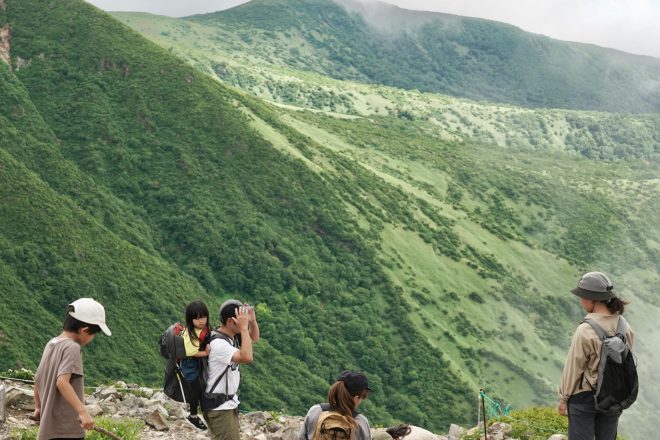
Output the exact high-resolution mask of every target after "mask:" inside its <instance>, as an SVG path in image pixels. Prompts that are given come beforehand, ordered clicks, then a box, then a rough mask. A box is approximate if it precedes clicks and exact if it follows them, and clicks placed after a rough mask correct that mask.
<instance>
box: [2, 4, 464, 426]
mask: <svg viewBox="0 0 660 440" xmlns="http://www.w3.org/2000/svg"><path fill="white" fill-rule="evenodd" d="M6 6H7V18H8V21H9V22H10V23H11V27H12V39H11V42H12V47H11V55H12V60H13V61H14V65H13V66H12V67H13V69H14V72H15V75H14V74H12V73H10V72H9V71H8V69H7V66H6V65H4V64H3V65H2V69H3V70H2V75H3V76H2V82H1V84H2V86H1V87H2V88H3V93H1V94H0V96H2V113H1V114H2V120H1V121H2V130H3V131H2V134H3V135H2V137H0V139H1V141H0V142H1V144H0V146H1V148H2V154H3V155H2V167H0V169H1V170H2V176H3V185H2V191H3V195H2V197H3V200H5V202H4V203H3V205H2V206H3V210H2V222H1V224H2V228H1V229H0V230H1V231H2V240H3V244H5V246H3V252H2V261H3V264H2V268H3V270H2V274H3V281H5V280H6V282H3V283H2V284H3V286H4V289H7V290H6V292H3V293H5V294H6V297H7V298H8V300H7V301H6V302H4V303H3V305H2V307H3V310H2V312H3V313H2V320H1V321H0V328H1V329H2V344H3V346H6V347H8V348H10V349H9V351H8V353H9V354H10V355H9V356H3V358H2V360H0V368H7V367H14V366H27V367H32V368H34V367H36V363H37V361H38V357H39V354H40V350H41V347H42V346H43V344H44V343H45V341H46V340H47V339H48V338H49V337H50V336H51V335H53V334H55V333H56V332H57V328H58V322H59V321H60V319H61V317H62V316H61V315H62V310H63V308H64V307H65V305H66V303H67V302H68V301H70V300H71V299H73V298H75V297H78V296H82V295H91V296H94V297H95V298H97V299H99V300H100V301H102V302H103V303H105V304H106V305H107V307H108V315H109V321H110V326H111V328H113V330H114V334H113V337H112V338H107V339H105V340H104V339H102V338H101V339H100V340H99V341H97V342H98V344H97V343H95V344H94V346H93V347H91V348H90V352H89V353H88V356H87V364H88V365H87V372H88V375H89V376H90V378H89V379H90V381H91V382H92V383H93V382H94V381H99V380H107V379H116V378H121V379H124V380H134V381H147V382H151V383H155V382H158V381H159V380H160V377H161V373H160V371H161V368H162V362H161V360H160V359H158V355H157V351H156V340H157V337H158V335H159V334H160V332H162V330H163V329H164V328H165V327H166V325H167V324H168V323H169V322H171V321H173V320H175V319H180V316H181V314H182V312H183V308H184V306H185V304H186V301H189V300H192V299H194V298H196V297H201V298H203V299H205V300H207V301H208V302H209V304H210V306H211V309H216V308H217V306H218V305H219V304H220V302H221V301H222V300H223V299H225V298H226V297H228V296H234V295H236V296H239V297H241V298H244V299H246V300H249V301H250V302H252V303H254V304H256V305H257V308H258V313H259V316H260V317H261V325H262V332H263V335H264V341H263V342H262V343H260V344H259V346H258V352H257V359H258V361H257V362H256V364H255V366H254V367H253V368H247V369H246V376H247V377H246V383H245V388H244V390H243V391H244V393H243V398H244V400H245V402H246V405H247V406H248V407H254V408H263V409H276V410H279V409H281V408H285V409H286V410H287V411H289V412H293V413H299V414H300V413H303V412H304V411H305V410H306V408H307V407H308V406H309V405H311V404H313V403H314V402H317V401H320V400H322V399H324V397H323V396H324V394H325V392H326V387H327V381H328V379H329V378H332V377H334V375H335V374H336V373H337V371H338V370H340V369H342V368H349V367H352V368H361V369H363V370H365V371H366V372H368V373H369V375H370V377H372V380H373V382H374V388H375V389H376V390H378V392H377V393H376V394H375V395H374V397H373V399H371V402H370V403H369V404H368V405H367V406H366V410H368V411H369V412H370V415H371V416H372V417H373V419H374V421H380V422H381V423H388V422H392V421H393V420H395V419H410V420H416V421H417V422H418V423H422V424H425V425H428V426H435V427H436V428H437V429H444V427H445V426H446V425H447V424H448V423H449V421H450V420H455V419H456V418H459V419H461V418H463V416H462V415H461V413H464V412H465V410H466V409H467V408H469V406H468V405H470V404H471V402H469V400H468V399H469V393H470V390H469V388H468V385H467V384H466V383H465V382H464V381H463V380H462V379H460V378H459V377H457V374H456V373H455V372H452V371H450V370H448V369H445V368H443V366H445V365H446V364H447V361H446V360H444V358H443V352H442V351H441V350H440V349H439V348H434V347H432V346H431V345H430V344H429V343H427V342H426V341H424V340H423V338H421V336H420V334H419V332H417V331H416V330H415V329H414V326H413V324H412V322H411V321H410V320H409V319H407V317H406V309H405V304H406V303H405V300H404V298H403V295H402V293H401V292H400V291H399V290H398V289H396V286H395V284H394V283H392V282H391V281H390V280H388V279H387V277H386V275H385V273H384V271H383V270H382V269H381V268H380V267H379V265H378V261H377V248H375V247H374V245H373V243H371V242H370V241H369V239H368V238H369V236H368V234H366V233H364V232H363V231H362V230H361V229H360V228H359V227H358V225H357V223H356V221H355V219H354V218H353V217H352V216H351V215H350V213H349V212H348V211H347V210H346V208H345V207H344V205H343V202H342V201H341V199H340V197H338V195H337V194H336V191H335V189H334V188H333V187H332V186H330V185H329V183H328V182H327V181H326V180H324V179H322V178H319V175H318V174H317V173H314V172H312V171H311V170H309V169H307V168H306V167H305V165H304V164H303V163H302V162H300V161H299V160H293V159H292V158H290V157H289V156H288V155H283V154H281V153H280V152H279V151H278V150H276V149H274V148H272V146H271V145H270V143H268V142H267V141H266V140H265V139H264V138H263V137H262V136H260V135H259V134H258V133H257V131H255V130H254V129H252V128H250V126H249V123H248V122H249V118H248V117H247V116H246V115H245V114H244V112H242V111H241V110H240V108H241V107H242V106H243V104H241V100H242V99H244V98H243V97H242V96H241V95H239V94H236V93H234V92H232V91H230V90H228V89H226V88H224V87H223V86H221V85H219V84H217V83H216V82H215V81H213V80H212V79H210V78H206V77H205V76H204V75H201V74H199V73H196V72H195V71H193V70H192V69H191V68H189V67H186V66H185V65H183V64H182V63H181V62H180V61H179V60H177V59H176V58H174V57H172V56H170V55H168V54H167V52H166V51H164V50H162V49H159V48H158V47H156V46H154V45H152V44H150V43H148V42H146V41H145V40H143V39H142V38H141V37H139V36H138V35H137V34H135V33H133V32H131V31H129V30H127V29H126V28H124V27H123V26H122V25H120V24H119V23H117V22H115V21H114V20H112V19H110V18H109V16H107V15H106V14H103V13H100V12H98V11H97V10H95V9H94V8H92V7H91V6H88V5H86V4H84V3H83V2H81V1H68V2H61V3H58V4H53V5H51V7H50V9H49V13H48V14H47V15H42V14H41V12H42V10H41V5H40V2H38V1H27V2H26V1H23V0H21V1H20V2H19V1H16V2H11V1H9V2H7V5H6ZM19 60H21V61H19ZM257 108H259V104H257ZM263 111H265V112H267V113H269V114H271V115H274V112H270V111H266V110H263ZM296 142H297V143H298V144H299V147H300V148H301V149H302V148H304V147H305V145H306V143H307V141H306V140H305V139H304V138H303V137H302V136H298V138H297V139H296ZM9 182H11V185H9V184H8V183H9ZM31 209H33V210H34V212H32V211H31ZM33 304H39V305H40V306H39V307H34V306H33ZM35 311H36V312H37V313H38V314H37V316H38V319H37V320H38V322H39V323H38V324H37V327H38V330H39V331H38V332H34V333H30V334H29V335H26V334H23V331H22V330H21V328H20V327H17V326H15V325H14V320H15V319H16V317H18V316H31V314H32V313H34V312H35ZM390 317H399V318H398V320H397V322H396V327H395V326H392V325H388V324H387V323H388V321H390ZM18 340H20V341H21V342H13V341H18ZM23 341H24V342H23ZM364 341H368V343H367V344H364ZM28 347H29V348H28ZM126 347H131V350H128V351H127V350H126ZM3 352H4V350H3ZM266 359H268V362H265V360H266ZM390 359H402V362H401V363H398V362H397V363H394V364H393V363H391V362H388V360H390ZM411 375H413V376H411ZM449 383H451V384H453V385H452V386H451V387H447V386H446V385H445V384H449ZM422 390H433V391H432V392H431V393H428V394H423V393H422V392H421V391H422ZM407 395H421V396H420V397H419V398H416V399H415V400H414V401H409V398H408V397H407ZM393 396H395V397H397V398H393ZM438 396H443V399H444V400H445V401H447V402H451V403H452V408H455V409H453V410H451V411H449V412H447V413H443V414H428V413H426V412H425V411H424V412H423V411H422V410H423V408H426V407H428V406H430V405H431V404H432V402H433V401H434V399H435V398H437V397H438ZM402 402H407V403H406V404H405V405H402Z"/></svg>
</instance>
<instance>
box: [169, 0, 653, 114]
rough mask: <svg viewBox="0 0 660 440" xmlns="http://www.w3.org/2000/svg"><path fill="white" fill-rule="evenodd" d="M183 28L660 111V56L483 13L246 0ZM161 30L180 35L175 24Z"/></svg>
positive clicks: (398, 81)
mask: <svg viewBox="0 0 660 440" xmlns="http://www.w3.org/2000/svg"><path fill="white" fill-rule="evenodd" d="M198 25H201V26H198ZM179 29H180V30H185V31H187V32H192V33H195V34H196V35H197V36H198V37H200V36H201V37H202V38H196V39H195V45H196V46H197V47H198V48H200V49H201V48H204V49H205V50H206V51H212V50H214V48H215V47H216V46H217V47H221V48H223V49H225V50H230V51H232V52H233V53H234V54H235V55H236V54H238V53H240V54H241V56H243V57H245V58H246V60H247V59H250V60H251V62H254V61H256V62H257V63H259V64H264V65H274V66H287V67H290V68H294V69H298V70H304V71H309V72H315V73H320V74H324V75H328V76H330V77H333V78H337V79H348V80H356V81H360V82H365V83H376V84H383V85H389V86H393V87H399V88H404V89H417V90H421V91H424V92H439V93H443V94H449V95H453V96H457V97H466V98H470V99H475V100H487V101H494V102H502V103H511V104H516V105H522V106H526V107H535V108H538V107H545V108H571V109H590V110H605V111H615V112H635V113H644V112H657V111H658V110H660V104H658V103H659V102H660V82H659V81H658V77H659V76H660V60H659V59H656V58H651V57H643V56H636V55H630V54H625V53H622V52H618V51H614V50H610V49H604V48H600V47H597V46H592V45H585V44H578V43H568V42H562V41H557V40H552V39H550V38H547V37H544V36H541V35H536V34H531V33H528V32H524V31H522V30H520V29H518V28H516V27H514V26H510V25H506V24H502V23H497V22H493V21H489V20H482V19H474V18H466V17H459V16H453V15H447V14H440V13H429V12H420V11H408V10H404V9H400V8H397V7H395V6H392V5H388V4H386V3H381V2H355V1H351V0H343V1H338V2H334V1H332V0H295V1H290V0H252V1H250V2H248V3H245V4H243V5H240V6H237V7H235V8H232V9H229V10H224V11H220V12H216V13H211V14H205V15H199V16H193V17H189V18H188V19H187V20H183V21H181V24H180V28H179ZM158 32H163V34H164V35H162V36H163V37H166V38H167V39H169V41H170V43H172V44H176V41H177V38H178V35H177V34H178V33H177V32H172V31H170V30H165V29H159V30H158Z"/></svg>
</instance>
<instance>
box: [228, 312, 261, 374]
mask: <svg viewBox="0 0 660 440" xmlns="http://www.w3.org/2000/svg"><path fill="white" fill-rule="evenodd" d="M230 319H235V320H236V323H237V325H238V328H239V330H240V333H241V348H240V349H239V350H238V351H237V352H236V353H234V355H233V356H232V357H231V361H232V362H235V363H237V364H251V363H252V336H251V335H250V329H249V327H250V316H249V312H248V308H247V307H239V308H237V309H236V317H235V318H230ZM255 322H256V321H255Z"/></svg>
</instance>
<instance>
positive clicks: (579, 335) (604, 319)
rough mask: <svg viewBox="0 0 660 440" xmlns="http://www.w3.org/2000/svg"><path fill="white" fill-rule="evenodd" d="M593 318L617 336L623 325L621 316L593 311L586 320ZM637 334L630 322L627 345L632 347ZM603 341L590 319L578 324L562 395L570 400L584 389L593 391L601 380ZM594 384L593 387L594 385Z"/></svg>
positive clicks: (563, 380)
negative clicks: (591, 324) (599, 368)
mask: <svg viewBox="0 0 660 440" xmlns="http://www.w3.org/2000/svg"><path fill="white" fill-rule="evenodd" d="M586 318H589V319H593V320H594V321H596V323H597V324H599V325H600V326H601V327H603V330H605V332H606V333H607V334H608V335H610V336H614V333H615V332H616V328H617V326H618V324H619V315H602V314H599V313H589V314H588V315H587V316H585V319H586ZM633 337H634V333H633V330H632V328H631V327H630V325H628V332H627V333H626V345H628V348H630V349H631V350H632V346H633ZM602 345H603V342H602V341H601V340H600V338H599V337H598V335H597V334H596V331H595V330H594V329H593V328H592V327H591V326H590V325H589V324H588V323H586V322H583V323H581V324H580V325H578V327H577V329H576V330H575V333H574V334H573V340H572V341H571V348H570V350H569V351H568V356H567V357H566V363H565V364H564V371H563V373H562V376H561V383H560V385H559V398H560V399H561V400H568V398H569V397H571V396H572V395H574V394H578V393H581V392H583V391H592V390H594V389H595V388H596V385H597V382H598V364H599V363H600V350H601V347H602ZM592 387H593V388H592Z"/></svg>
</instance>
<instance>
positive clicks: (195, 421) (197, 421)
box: [188, 415, 206, 431]
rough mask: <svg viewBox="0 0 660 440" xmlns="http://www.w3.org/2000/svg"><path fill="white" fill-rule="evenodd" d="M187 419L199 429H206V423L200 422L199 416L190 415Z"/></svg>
mask: <svg viewBox="0 0 660 440" xmlns="http://www.w3.org/2000/svg"><path fill="white" fill-rule="evenodd" d="M188 421H189V422H190V423H192V424H193V426H194V427H195V428H197V429H201V430H202V431H204V430H206V425H205V424H204V422H202V419H200V418H199V416H193V415H190V416H188Z"/></svg>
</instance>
